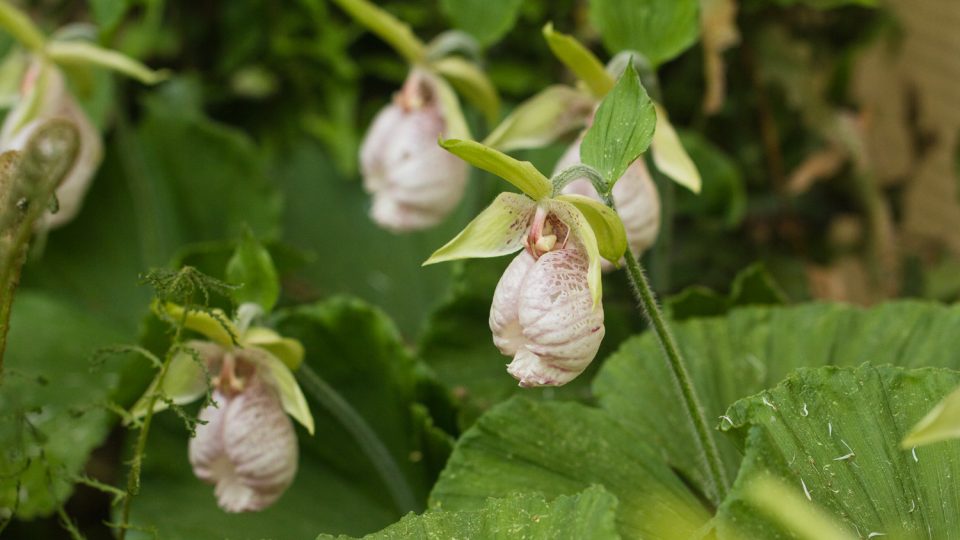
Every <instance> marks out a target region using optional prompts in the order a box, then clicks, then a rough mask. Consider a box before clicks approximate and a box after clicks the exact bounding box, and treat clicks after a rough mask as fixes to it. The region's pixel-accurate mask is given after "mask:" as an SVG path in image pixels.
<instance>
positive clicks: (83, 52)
mask: <svg viewBox="0 0 960 540" xmlns="http://www.w3.org/2000/svg"><path fill="white" fill-rule="evenodd" d="M44 50H45V52H46V54H47V56H49V57H50V59H51V60H53V61H54V62H56V63H58V64H61V65H65V66H69V65H92V66H97V67H102V68H107V69H110V70H113V71H116V72H118V73H122V74H124V75H127V76H128V77H133V78H134V79H136V80H138V81H140V82H142V83H144V84H157V83H158V82H161V81H163V80H165V79H167V78H168V77H169V76H170V72H169V71H167V70H163V69H161V70H152V69H150V68H148V67H147V66H145V65H143V64H141V63H140V62H137V61H136V60H134V59H133V58H130V57H129V56H126V55H124V54H121V53H118V52H117V51H113V50H110V49H104V48H103V47H99V46H97V45H94V44H92V43H86V42H83V41H51V42H50V43H48V44H47V45H46V48H45V49H44Z"/></svg>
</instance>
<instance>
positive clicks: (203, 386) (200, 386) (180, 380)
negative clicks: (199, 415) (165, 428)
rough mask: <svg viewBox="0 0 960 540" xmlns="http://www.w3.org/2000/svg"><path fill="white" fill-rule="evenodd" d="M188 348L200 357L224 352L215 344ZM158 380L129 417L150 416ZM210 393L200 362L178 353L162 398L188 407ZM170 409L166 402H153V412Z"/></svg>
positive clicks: (164, 378) (195, 344)
mask: <svg viewBox="0 0 960 540" xmlns="http://www.w3.org/2000/svg"><path fill="white" fill-rule="evenodd" d="M186 347H187V348H190V349H193V350H194V351H196V352H197V353H198V354H199V355H200V357H201V358H205V357H207V356H210V355H215V354H218V353H220V352H222V350H223V349H222V348H221V347H220V346H219V345H217V344H215V343H206V342H199V341H195V342H189V343H187V344H186ZM158 379H159V376H157V377H155V378H154V379H153V381H152V382H151V383H150V386H149V387H147V391H146V392H144V394H143V396H142V397H141V398H140V399H139V400H137V402H136V403H135V404H134V405H133V408H131V409H130V414H131V416H133V417H134V418H140V417H142V416H144V415H146V414H147V409H148V405H149V404H150V400H151V399H152V396H153V394H154V393H156V392H157V380H158ZM206 391H207V379H206V376H205V375H204V373H203V368H202V367H201V366H200V365H199V364H198V363H197V361H196V360H195V359H194V358H193V356H192V355H191V354H190V353H187V352H178V353H177V354H176V355H174V357H173V358H172V359H170V365H169V366H167V373H166V375H164V377H163V385H162V395H163V396H164V397H166V398H167V399H169V400H170V401H172V402H173V403H174V404H176V405H185V404H187V403H190V402H191V401H195V400H197V399H199V398H200V396H202V395H203V394H204V393H205V392H206ZM167 407H169V404H168V403H167V402H166V401H165V400H163V399H157V400H156V401H155V402H154V406H153V412H159V411H162V410H164V409H166V408H167Z"/></svg>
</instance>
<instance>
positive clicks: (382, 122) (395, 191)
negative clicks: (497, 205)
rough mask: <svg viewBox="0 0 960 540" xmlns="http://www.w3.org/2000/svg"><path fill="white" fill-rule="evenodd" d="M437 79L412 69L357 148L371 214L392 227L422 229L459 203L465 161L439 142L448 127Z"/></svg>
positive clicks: (462, 188) (440, 218) (464, 181)
mask: <svg viewBox="0 0 960 540" xmlns="http://www.w3.org/2000/svg"><path fill="white" fill-rule="evenodd" d="M438 84H439V83H438V81H436V80H435V79H433V76H432V75H430V74H427V73H426V72H423V71H422V70H418V69H415V70H414V71H413V72H411V73H410V76H409V77H408V78H407V80H406V82H405V83H404V85H403V88H402V89H401V91H400V92H398V93H397V95H396V96H395V97H394V99H393V103H391V104H390V105H388V106H387V107H385V108H384V109H383V110H381V111H380V112H379V113H378V114H377V116H376V118H374V121H373V123H372V124H371V126H370V130H369V131H368V132H367V134H366V136H365V137H364V140H363V144H362V145H361V147H360V169H361V172H362V174H363V186H364V189H366V190H367V192H368V193H370V194H371V195H373V207H372V208H371V210H370V215H371V217H372V218H373V220H374V221H375V222H376V223H377V224H379V225H380V226H382V227H384V228H386V229H389V230H391V231H394V232H404V231H413V230H419V229H425V228H427V227H431V226H433V225H436V224H437V223H439V222H440V221H442V220H443V218H445V217H446V216H447V214H449V213H450V212H451V211H453V209H454V208H455V207H456V206H457V204H458V203H459V202H460V199H461V197H462V196H463V190H464V188H465V187H466V182H467V164H466V163H464V162H463V161H461V160H460V159H458V158H457V157H456V156H454V155H452V154H450V153H449V152H447V151H445V150H444V149H443V148H441V147H440V146H439V145H438V144H437V140H438V138H439V137H442V136H445V135H446V133H447V131H448V128H449V126H448V122H449V121H448V118H447V117H446V115H445V111H444V107H443V103H442V100H441V99H440V96H439V91H440V90H439V87H438Z"/></svg>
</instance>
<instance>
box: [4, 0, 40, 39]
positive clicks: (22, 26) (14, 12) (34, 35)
mask: <svg viewBox="0 0 960 540" xmlns="http://www.w3.org/2000/svg"><path fill="white" fill-rule="evenodd" d="M0 28H3V29H4V30H6V31H7V32H9V33H10V35H12V36H13V38H14V39H16V40H17V41H18V42H19V43H20V44H21V45H23V46H24V47H26V48H28V49H30V50H32V51H39V50H40V49H42V48H43V46H44V44H45V43H46V42H47V38H46V36H44V35H43V32H41V31H40V29H39V28H37V26H36V25H35V24H33V21H32V20H31V19H30V17H29V16H28V15H27V14H26V13H24V12H22V11H20V10H19V9H17V8H15V7H14V6H13V5H12V4H11V3H10V2H6V1H4V2H0Z"/></svg>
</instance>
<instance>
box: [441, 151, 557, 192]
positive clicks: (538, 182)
mask: <svg viewBox="0 0 960 540" xmlns="http://www.w3.org/2000/svg"><path fill="white" fill-rule="evenodd" d="M440 146H442V147H444V148H445V149H446V150H447V151H448V152H450V153H451V154H454V155H456V156H458V157H460V158H461V159H463V160H464V161H466V162H467V163H469V164H471V165H473V166H474V167H477V168H478V169H483V170H485V171H487V172H491V173H493V174H495V175H497V176H499V177H500V178H503V179H504V180H506V181H507V182H510V183H511V184H513V185H514V186H516V187H517V189H519V190H520V191H522V192H524V193H526V194H527V195H529V196H530V198H531V199H533V200H535V201H539V200H540V199H542V198H544V197H546V196H548V195H550V191H551V190H552V189H553V188H552V186H551V185H550V181H549V180H547V177H546V176H544V175H543V173H541V172H540V171H538V170H537V168H536V167H534V166H533V164H532V163H530V162H529V161H519V160H516V159H514V158H512V157H510V156H508V155H506V154H504V153H503V152H500V151H498V150H494V149H493V148H490V147H489V146H484V145H483V144H480V143H478V142H476V141H467V140H459V139H447V140H441V141H440Z"/></svg>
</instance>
